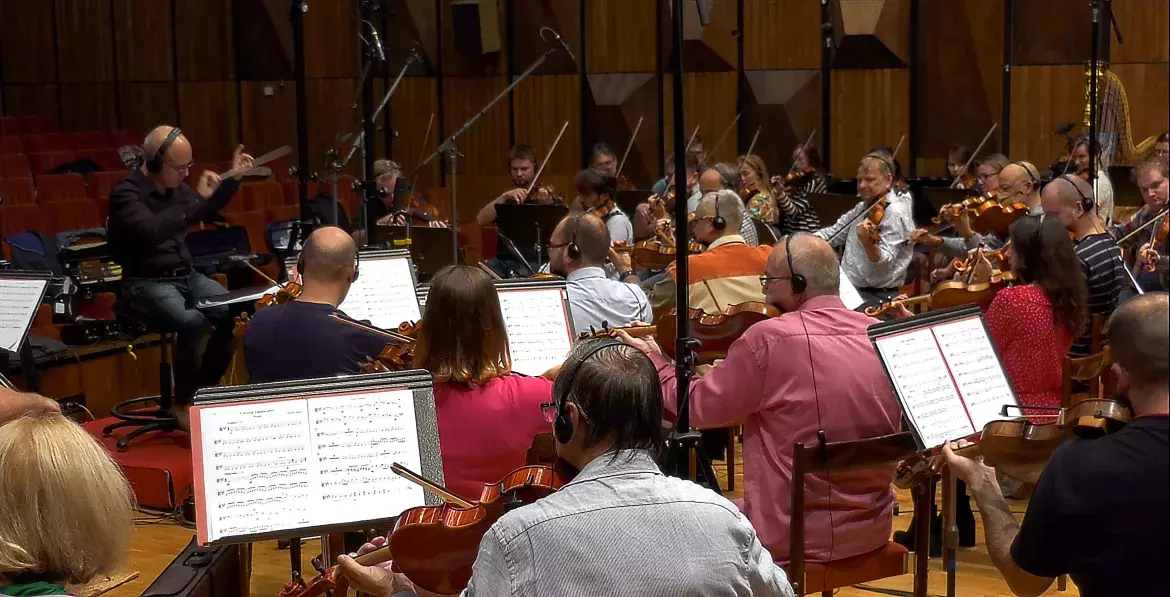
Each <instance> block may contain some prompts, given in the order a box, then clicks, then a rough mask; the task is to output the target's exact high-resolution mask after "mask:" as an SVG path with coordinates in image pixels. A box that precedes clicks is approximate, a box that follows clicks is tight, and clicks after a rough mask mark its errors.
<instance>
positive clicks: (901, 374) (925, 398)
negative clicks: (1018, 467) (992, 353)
mask: <svg viewBox="0 0 1170 597" xmlns="http://www.w3.org/2000/svg"><path fill="white" fill-rule="evenodd" d="M875 343H876V344H877V348H878V352H879V353H880V354H881V356H882V361H883V362H884V363H885V365H886V369H887V370H888V371H889V374H890V378H891V380H892V381H893V383H894V389H895V390H897V393H898V396H900V397H901V398H902V407H903V409H905V411H906V415H907V416H908V417H909V418H910V420H911V423H913V424H914V427H915V428H916V429H918V431H919V434H920V435H921V437H922V441H923V443H925V444H926V446H928V447H934V446H938V445H940V444H942V443H943V442H945V441H947V440H950V439H955V438H958V437H963V436H966V435H970V434H972V433H975V431H976V429H975V428H974V427H973V426H972V424H971V420H970V418H968V416H967V412H966V410H965V409H964V408H963V403H962V399H961V398H960V397H959V393H958V392H957V391H956V389H955V384H954V383H953V382H952V381H951V377H950V375H949V374H948V372H947V364H946V362H945V361H944V360H943V355H942V353H941V352H940V351H939V348H938V345H937V344H936V343H935V339H934V333H933V332H932V331H931V330H930V329H929V328H926V329H921V330H915V331H912V332H906V333H902V334H894V335H892V336H886V337H884V338H878V339H877V340H876V342H875ZM980 429H982V428H980Z"/></svg>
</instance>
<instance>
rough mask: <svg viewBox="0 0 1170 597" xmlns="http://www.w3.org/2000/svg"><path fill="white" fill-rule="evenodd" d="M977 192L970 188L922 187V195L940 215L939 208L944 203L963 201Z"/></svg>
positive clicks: (936, 213)
mask: <svg viewBox="0 0 1170 597" xmlns="http://www.w3.org/2000/svg"><path fill="white" fill-rule="evenodd" d="M973 194H975V192H974V191H972V190H969V189H952V188H948V187H922V196H923V197H925V198H926V201H927V202H928V203H930V206H931V207H932V208H934V215H936V216H937V215H938V210H940V209H942V207H943V206H944V205H950V204H952V203H961V202H962V201H963V200H964V199H966V198H968V197H970V196H971V195H973Z"/></svg>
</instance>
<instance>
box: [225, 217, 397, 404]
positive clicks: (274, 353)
mask: <svg viewBox="0 0 1170 597" xmlns="http://www.w3.org/2000/svg"><path fill="white" fill-rule="evenodd" d="M356 254H357V247H356V246H355V245H354V242H353V239H352V238H350V236H349V235H348V234H346V233H345V231H344V230H342V229H340V228H333V227H324V228H318V229H316V230H314V231H313V233H312V234H310V235H309V238H308V240H306V241H305V248H304V251H302V252H301V258H300V261H298V263H297V269H298V270H299V273H300V276H301V284H302V290H301V294H300V296H299V297H298V298H297V299H296V300H293V301H288V302H286V303H284V304H281V305H273V306H271V307H265V308H263V309H260V310H258V311H256V315H255V316H253V317H252V321H251V322H250V323H249V324H248V331H247V332H245V334H244V346H245V350H246V352H245V358H246V360H247V366H248V381H249V382H251V383H264V382H270V381H283V380H289V379H312V378H315V377H332V376H335V375H346V374H353V373H358V372H360V371H361V368H362V365H364V364H366V363H367V362H369V360H370V359H372V358H374V357H376V356H378V353H379V352H381V351H382V348H384V347H385V346H386V343H387V339H386V338H385V337H383V336H380V335H377V334H374V333H372V332H369V331H367V330H363V329H361V328H359V327H356V326H352V325H348V324H346V323H344V322H342V321H339V320H338V319H337V318H336V317H338V316H339V317H342V318H346V315H345V313H343V312H341V311H340V310H339V309H338V308H337V307H338V305H340V304H341V303H342V302H343V301H344V300H345V295H346V294H349V289H350V286H352V285H353V281H354V280H355V279H356V278H357V276H358V266H357V261H356V258H355V256H356Z"/></svg>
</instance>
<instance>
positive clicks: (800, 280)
mask: <svg viewBox="0 0 1170 597" xmlns="http://www.w3.org/2000/svg"><path fill="white" fill-rule="evenodd" d="M797 234H800V232H793V233H792V234H789V235H788V236H785V237H784V258H785V259H787V260H788V273H789V274H791V275H792V276H791V278H790V279H789V280H788V282H789V283H790V284H791V285H792V294H800V293H802V292H804V290H805V289H806V288H808V280H806V279H805V278H804V276H802V275H800V274H798V273H796V270H795V269H793V267H792V237H794V236H796V235H797Z"/></svg>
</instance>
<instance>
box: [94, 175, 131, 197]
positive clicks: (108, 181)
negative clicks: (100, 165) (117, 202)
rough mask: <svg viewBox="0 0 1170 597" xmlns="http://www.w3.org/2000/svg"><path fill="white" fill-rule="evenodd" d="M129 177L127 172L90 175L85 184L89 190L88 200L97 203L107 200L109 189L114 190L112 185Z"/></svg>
mask: <svg viewBox="0 0 1170 597" xmlns="http://www.w3.org/2000/svg"><path fill="white" fill-rule="evenodd" d="M129 175H130V171H129V170H117V171H113V172H94V173H93V174H90V175H89V182H88V183H87V184H86V187H87V188H88V190H89V196H90V198H91V199H97V200H98V201H102V200H105V199H109V197H110V189H112V188H114V184H115V183H117V182H118V181H119V180H122V179H123V178H126V177H127V176H129Z"/></svg>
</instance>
